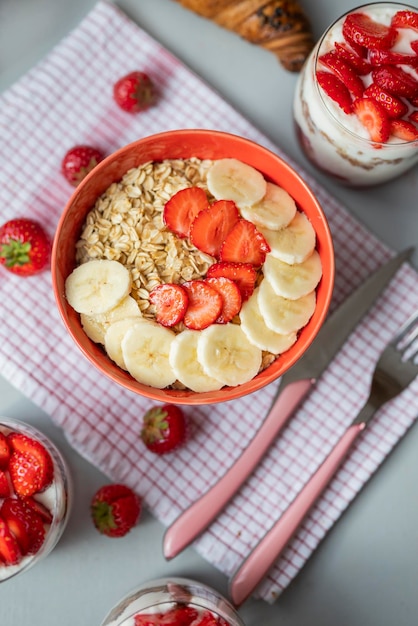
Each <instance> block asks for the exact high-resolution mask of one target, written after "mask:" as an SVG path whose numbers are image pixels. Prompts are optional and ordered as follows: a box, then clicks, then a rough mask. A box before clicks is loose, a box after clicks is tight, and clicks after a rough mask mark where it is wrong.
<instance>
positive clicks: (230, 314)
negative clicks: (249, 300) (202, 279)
mask: <svg viewBox="0 0 418 626" xmlns="http://www.w3.org/2000/svg"><path fill="white" fill-rule="evenodd" d="M206 280H207V282H208V283H209V284H210V285H211V286H212V287H214V288H215V289H216V291H218V292H219V293H220V295H221V296H222V311H221V313H220V315H219V317H218V318H217V319H216V320H215V321H216V323H217V324H227V323H228V322H230V321H231V320H232V319H233V318H234V317H235V316H236V315H238V313H239V312H240V310H241V305H242V297H241V292H240V290H239V287H238V285H237V283H236V282H234V281H233V280H231V279H230V278H225V277H224V276H219V277H217V278H214V277H212V278H207V279H206Z"/></svg>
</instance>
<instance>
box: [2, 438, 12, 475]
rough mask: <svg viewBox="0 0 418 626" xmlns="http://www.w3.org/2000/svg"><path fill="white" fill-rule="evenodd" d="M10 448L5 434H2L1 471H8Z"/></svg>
mask: <svg viewBox="0 0 418 626" xmlns="http://www.w3.org/2000/svg"><path fill="white" fill-rule="evenodd" d="M10 454H11V452H10V446H9V442H8V441H7V437H6V435H5V434H4V433H0V469H7V466H8V465H9V459H10Z"/></svg>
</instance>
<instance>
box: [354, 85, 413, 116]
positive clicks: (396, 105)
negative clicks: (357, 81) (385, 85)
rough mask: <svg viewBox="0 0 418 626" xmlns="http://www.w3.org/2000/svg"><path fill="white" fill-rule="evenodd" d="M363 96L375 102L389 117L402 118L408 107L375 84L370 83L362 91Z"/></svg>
mask: <svg viewBox="0 0 418 626" xmlns="http://www.w3.org/2000/svg"><path fill="white" fill-rule="evenodd" d="M363 95H364V96H366V97H367V98H373V99H374V100H376V102H378V103H379V104H380V105H381V106H382V107H383V108H384V109H385V111H386V113H387V114H388V115H389V117H392V118H397V117H402V116H403V115H405V114H406V113H407V112H408V106H407V104H406V103H405V102H403V101H402V100H400V98H397V97H396V96H394V95H393V94H391V93H389V92H388V91H385V90H384V89H382V87H379V85H377V84H376V83H371V84H370V85H369V86H368V87H367V89H365V90H364V94H363Z"/></svg>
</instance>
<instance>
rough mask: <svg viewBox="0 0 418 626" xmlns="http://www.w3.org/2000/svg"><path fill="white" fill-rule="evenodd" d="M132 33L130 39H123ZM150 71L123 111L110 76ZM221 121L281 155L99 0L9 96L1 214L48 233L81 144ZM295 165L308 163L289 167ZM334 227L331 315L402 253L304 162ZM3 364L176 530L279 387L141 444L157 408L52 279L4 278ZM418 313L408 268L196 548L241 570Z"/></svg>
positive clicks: (354, 470) (316, 533) (333, 512)
mask: <svg viewBox="0 0 418 626" xmlns="http://www.w3.org/2000/svg"><path fill="white" fill-rule="evenodd" d="M121 42H123V43H122V45H121ZM138 68H139V69H144V70H146V71H147V72H148V73H149V74H150V76H151V77H152V79H153V81H154V82H155V83H156V84H157V86H158V89H159V92H160V99H159V101H158V103H157V104H156V106H154V107H152V108H151V109H149V110H148V111H146V112H144V113H143V114H141V115H140V116H130V115H128V114H126V113H124V112H123V111H121V110H120V109H118V107H117V106H116V105H115V103H114V102H113V99H112V97H111V85H112V84H113V82H114V81H115V80H116V79H117V78H119V77H120V76H122V75H123V74H125V73H127V72H129V71H131V70H134V69H138ZM199 127H200V128H212V129H218V130H223V131H227V132H231V133H234V134H237V135H242V136H244V137H247V138H249V139H252V140H254V141H256V142H259V143H261V144H263V145H265V146H266V147H267V148H270V149H271V150H273V151H274V152H276V153H277V154H279V155H280V156H282V157H284V158H286V159H287V160H289V159H288V158H287V157H286V155H285V154H284V153H283V152H282V151H281V150H280V149H279V148H278V147H277V146H275V145H273V144H272V143H271V142H270V141H269V140H268V139H267V138H266V137H265V136H264V135H262V134H261V133H260V132H259V131H258V130H257V129H256V128H254V127H253V126H252V125H251V124H250V123H249V122H248V121H247V120H246V119H244V118H243V117H242V116H241V115H240V114H239V113H238V112H237V111H236V110H234V109H233V108H232V107H231V106H230V105H228V104H227V103H226V102H225V101H224V100H223V99H222V98H221V97H220V96H219V95H218V94H217V93H215V92H214V91H213V90H211V89H210V88H209V87H208V86H207V85H206V84H205V83H204V82H203V81H202V80H201V79H200V78H199V77H197V76H196V75H195V74H194V73H193V72H191V71H190V70H189V69H188V68H187V67H185V66H184V65H183V64H182V63H181V62H180V61H179V60H178V59H176V58H175V57H174V56H173V55H172V54H171V53H169V52H168V51H167V50H166V49H164V48H163V47H162V46H161V45H160V44H159V43H158V42H157V41H155V40H154V39H152V38H151V37H150V36H149V35H148V34H147V33H146V32H144V31H143V30H142V29H141V28H140V27H138V25H136V24H134V23H133V22H132V21H131V20H130V19H129V18H128V17H127V16H126V15H124V14H123V13H122V12H121V11H120V10H119V9H117V8H116V7H115V6H114V5H112V4H109V3H107V2H104V1H101V2H99V3H98V4H97V5H96V6H95V8H94V9H93V10H92V11H91V12H90V13H89V14H88V15H87V16H86V17H85V19H84V20H83V21H82V23H81V24H80V25H79V26H78V27H77V28H76V29H75V30H74V31H73V32H71V33H70V34H69V35H68V36H67V37H66V38H65V39H64V40H63V41H62V42H61V43H60V44H59V45H58V46H56V47H55V49H53V50H52V52H51V53H50V54H49V55H48V56H47V57H46V58H45V59H44V60H42V61H41V62H40V63H39V64H37V65H36V66H35V67H34V68H33V69H32V70H31V71H29V72H28V73H27V74H26V75H25V76H23V77H22V78H21V79H20V80H19V81H18V82H17V83H16V84H14V85H13V86H12V87H11V88H10V89H8V90H7V91H6V92H5V93H3V94H2V95H1V96H0V159H1V167H0V222H1V223H2V222H4V221H6V220H8V219H11V218H13V217H16V216H30V217H32V218H35V219H38V220H40V221H41V222H42V223H43V224H45V225H46V227H47V229H48V230H49V232H50V234H51V236H52V235H53V233H54V230H55V227H56V224H57V222H58V219H59V216H60V214H61V211H62V209H63V207H64V206H65V204H66V202H67V200H68V198H69V197H70V194H71V192H72V189H71V188H70V187H69V185H68V183H67V182H66V181H65V179H64V178H63V177H62V176H61V174H60V172H59V167H60V163H61V160H62V156H63V155H64V154H65V152H66V151H67V150H68V149H69V148H70V147H72V146H73V145H75V144H77V143H88V144H92V145H96V146H98V147H100V148H102V149H103V150H104V151H105V152H106V153H108V154H109V153H111V152H112V151H114V150H115V149H117V148H119V147H121V146H123V145H125V144H127V143H129V142H131V141H133V140H136V139H138V138H139V137H142V136H145V135H149V134H152V133H156V132H160V131H164V130H169V129H174V128H199ZM293 165H294V166H295V167H296V169H299V170H300V168H298V167H297V166H296V165H295V164H294V163H293ZM301 175H302V176H303V177H304V178H305V180H306V181H307V182H308V184H310V186H311V187H312V189H313V191H314V192H315V193H316V195H317V196H318V199H319V201H320V202H321V204H322V206H323V208H324V210H325V213H326V215H327V218H328V220H329V224H330V227H331V230H332V233H333V237H334V242H335V252H336V266H337V275H336V285H335V294H334V300H333V305H332V306H333V308H334V307H335V306H336V305H338V304H340V303H341V302H342V301H343V300H344V298H345V296H347V294H348V293H350V291H352V289H354V288H355V287H356V286H357V285H359V284H360V283H361V282H362V281H363V280H364V279H365V278H366V277H367V276H368V275H369V274H370V273H371V272H372V271H373V270H375V269H376V268H377V267H379V266H380V265H381V264H382V263H383V262H385V261H386V260H387V259H388V258H389V257H390V256H391V255H392V254H393V252H392V251H391V250H389V249H388V248H387V247H386V246H385V245H384V244H383V243H381V242H380V241H379V240H378V239H377V238H376V237H375V236H374V235H373V234H371V233H370V232H369V231H367V230H366V229H365V228H364V227H363V226H362V225H361V224H360V223H359V222H358V221H356V220H355V219H354V218H353V217H352V216H351V215H350V213H349V212H347V210H346V209H345V208H344V207H343V206H341V205H340V204H339V203H338V202H337V201H336V200H334V199H333V198H332V197H331V196H330V195H329V194H328V193H327V192H326V191H325V190H324V189H323V188H321V186H319V185H318V184H317V183H316V182H315V180H313V179H312V178H311V177H309V176H308V175H307V174H306V173H304V172H303V171H301ZM0 299H1V306H0V320H1V323H0V373H1V374H2V376H4V377H5V378H6V379H7V380H8V381H9V382H10V383H11V384H13V385H14V386H15V387H16V388H17V389H19V390H20V391H21V392H22V393H23V394H25V395H26V396H27V397H28V398H30V399H31V400H32V401H34V402H35V403H36V404H37V405H39V406H40V407H41V408H42V409H43V410H45V411H46V412H47V413H48V414H49V415H50V416H51V418H52V420H53V421H54V422H55V423H56V424H57V425H58V426H60V427H62V429H63V430H64V432H65V433H66V435H67V436H68V439H69V441H70V442H71V444H72V445H73V446H74V447H75V448H76V449H77V450H78V451H79V452H80V453H81V454H82V455H84V456H85V457H86V458H88V459H89V460H90V461H91V462H92V463H93V464H94V465H95V466H97V467H98V468H100V469H101V470H103V471H104V472H105V473H106V474H107V475H108V476H109V477H110V478H111V479H112V480H115V481H122V482H125V483H126V484H129V485H130V486H131V487H133V488H134V489H135V490H136V491H137V492H138V493H139V494H140V495H141V496H142V497H143V499H144V502H145V504H146V506H147V507H148V508H149V510H150V511H151V512H152V513H153V515H155V516H156V517H157V518H158V519H159V520H160V521H161V522H162V523H163V524H165V525H168V524H170V523H171V522H172V521H173V520H174V519H175V518H176V517H177V516H178V515H179V513H180V512H181V511H182V510H184V509H185V508H186V507H187V506H188V505H190V504H191V503H192V502H194V501H195V500H196V499H197V498H198V497H199V496H200V495H201V494H202V493H204V492H205V491H206V490H207V489H208V488H209V487H210V486H211V485H212V484H214V483H215V482H216V480H217V479H218V478H219V477H220V476H222V474H223V473H224V472H225V470H226V469H227V468H228V467H230V466H231V464H232V463H233V462H234V460H235V459H236V458H238V456H239V454H240V453H241V451H242V450H244V449H245V447H246V446H247V445H248V443H249V441H250V440H251V438H252V437H253V435H254V433H255V432H256V430H257V429H258V427H259V426H260V424H261V422H262V420H263V417H264V416H265V414H266V412H267V410H268V408H269V405H270V403H271V400H272V398H273V395H274V393H275V391H276V389H277V384H278V383H275V384H271V385H270V386H268V387H267V388H265V389H263V390H262V391H260V392H257V393H254V394H252V395H250V396H247V397H244V398H242V399H241V400H234V401H230V402H227V403H223V404H218V405H212V406H207V407H204V406H202V407H192V408H190V409H187V408H186V411H187V413H189V414H190V417H191V419H192V422H193V434H192V437H191V439H190V441H189V443H188V444H187V445H186V446H185V447H183V448H182V449H180V450H178V451H177V452H176V453H175V454H173V455H170V456H168V457H156V456H155V455H152V454H151V453H148V452H147V451H145V450H144V446H143V445H141V441H140V440H139V438H138V436H139V431H140V421H141V416H142V414H143V413H144V412H145V410H146V409H148V408H149V407H150V406H151V404H152V402H151V401H149V400H147V399H145V398H142V397H139V396H136V395H135V394H133V393H131V392H129V391H127V390H124V389H123V388H121V387H119V386H118V385H117V384H116V383H113V382H112V381H110V380H108V379H107V378H106V377H104V376H103V375H102V374H100V373H99V372H98V371H96V369H95V368H94V367H93V365H92V364H91V363H90V362H88V361H87V360H86V358H85V357H84V356H83V354H82V353H81V352H80V351H79V350H78V348H77V347H76V346H75V345H74V343H73V341H72V339H71V338H70V337H69V336H68V334H67V332H66V330H65V328H64V324H63V322H62V321H61V319H60V317H59V314H58V311H57V308H56V306H55V302H54V297H53V293H52V287H51V276H50V273H49V272H46V273H44V274H42V275H39V276H36V277H33V278H29V279H24V280H23V279H21V278H18V277H15V276H13V275H12V274H8V273H6V272H2V273H1V278H0ZM417 308H418V275H417V273H416V272H415V271H414V270H413V269H412V268H411V266H409V265H408V264H405V265H404V266H403V267H402V268H401V269H400V270H399V272H398V273H397V275H396V277H395V279H394V280H392V282H391V284H390V285H389V287H388V288H387V289H386V291H385V292H384V294H383V295H382V296H381V298H380V299H379V300H378V301H377V302H376V304H375V306H374V307H373V308H372V309H371V311H370V312H369V314H368V315H367V316H366V317H365V318H364V320H363V322H362V323H361V324H360V325H359V327H358V328H357V329H356V331H355V332H354V333H353V334H352V335H351V337H350V338H349V340H348V342H347V343H346V345H345V346H344V348H343V349H342V350H341V351H340V353H339V354H338V355H337V357H336V358H335V359H334V360H333V362H332V363H331V364H330V366H329V368H328V369H327V371H326V372H325V374H324V375H323V376H322V378H321V380H320V381H319V383H318V384H317V386H316V388H315V390H314V391H313V392H312V393H311V395H310V396H309V398H308V399H307V400H306V401H305V403H304V404H303V406H302V407H301V408H300V409H299V410H298V411H297V413H296V414H295V416H294V418H293V419H292V420H291V421H290V423H289V425H288V426H287V427H286V428H285V429H284V431H283V432H282V435H281V436H280V437H279V438H278V440H277V442H275V444H274V445H273V447H272V448H271V450H270V451H269V453H268V454H267V455H266V456H265V458H264V460H263V462H262V463H261V464H260V466H259V467H258V468H257V470H256V471H255V472H254V474H253V475H252V476H251V478H250V479H249V480H248V481H247V483H246V484H245V485H244V486H243V487H242V489H241V490H240V492H239V493H238V494H237V495H236V497H235V498H234V499H233V501H232V502H231V503H230V504H229V505H228V506H227V507H226V509H225V510H224V512H223V513H222V514H221V515H220V516H219V517H218V519H217V520H216V521H215V522H214V523H213V524H212V525H211V526H210V527H209V528H208V530H207V531H206V532H205V533H204V534H203V535H202V536H201V537H199V538H198V539H197V540H196V541H195V542H194V547H195V549H196V550H197V551H198V552H199V553H200V554H201V555H202V556H203V557H204V558H206V559H207V560H208V561H210V562H211V563H212V564H213V565H215V566H216V567H217V568H219V569H220V570H221V571H223V572H224V573H225V574H226V575H230V574H231V573H232V572H233V571H234V570H235V569H236V568H237V566H238V565H239V564H240V562H241V561H242V560H243V559H244V558H245V557H246V556H247V554H248V552H249V550H250V549H251V548H252V547H253V546H254V545H255V544H256V543H257V542H258V540H259V539H260V538H261V537H262V536H263V534H264V533H265V532H266V531H267V530H268V529H269V528H270V526H271V525H272V524H273V523H274V521H275V520H276V519H277V518H278V517H279V516H280V514H281V513H282V512H283V511H284V510H285V509H286V507H287V505H288V504H289V503H290V502H291V500H292V499H293V498H294V496H295V495H296V494H297V492H298V491H299V490H300V488H301V487H302V486H303V484H304V483H305V482H306V481H307V480H308V479H309V477H310V475H311V474H312V473H313V472H314V471H315V470H316V468H317V467H318V465H319V464H320V463H321V462H322V460H323V459H324V457H325V456H326V455H327V453H328V452H329V451H330V449H331V448H332V446H333V445H334V444H335V443H336V441H337V439H338V438H339V436H340V435H341V434H342V433H343V431H344V429H345V428H346V427H347V426H348V425H349V423H350V422H351V420H352V419H353V417H354V416H355V414H356V413H357V411H358V410H359V409H360V408H361V406H362V404H363V402H364V401H365V399H366V396H367V393H368V386H369V382H370V377H371V372H372V370H373V366H374V363H375V361H376V359H377V357H378V355H379V352H380V351H381V349H382V348H383V347H384V345H385V343H386V342H387V341H388V340H389V339H390V338H391V337H392V336H393V335H394V334H395V332H396V331H397V329H398V327H399V326H400V325H401V324H402V323H403V322H404V321H405V320H406V319H407V317H408V316H409V315H410V314H411V313H412V312H413V311H414V310H416V309H417ZM417 398H418V380H416V381H415V383H414V384H413V385H411V387H410V388H409V389H408V390H407V391H405V392H404V393H403V394H402V395H401V396H399V397H398V398H397V399H396V400H395V401H393V402H392V403H391V404H389V405H387V406H386V407H384V408H383V409H382V410H381V411H380V412H379V415H378V416H377V417H376V419H375V420H374V421H373V422H372V424H371V426H370V428H369V429H368V430H367V431H366V432H365V434H364V436H362V438H361V440H360V441H359V442H358V443H357V445H356V447H355V448H354V450H353V452H352V454H351V455H350V456H349V458H348V459H347V461H346V462H345V464H344V466H343V467H342V468H341V470H340V471H339V472H338V474H337V476H336V477H335V479H334V480H333V481H332V483H331V485H330V486H329V488H328V489H327V491H326V492H325V494H324V495H323V497H322V498H321V499H320V500H319V501H318V503H317V505H316V506H315V507H314V509H313V510H312V512H311V513H310V515H309V516H308V518H307V519H306V521H305V522H304V524H303V526H302V527H301V529H300V531H299V532H298V533H297V535H296V536H295V538H294V539H293V540H292V541H291V543H290V544H289V546H288V548H287V550H286V551H285V553H284V554H283V556H282V558H281V559H280V560H279V561H278V562H277V563H276V565H275V566H274V567H273V569H272V570H271V572H270V573H269V574H268V576H267V577H266V579H265V580H264V581H263V582H262V584H261V585H260V586H259V588H258V590H257V594H256V595H257V596H258V597H261V598H264V599H265V600H266V601H268V602H273V601H274V600H275V599H276V598H277V596H278V595H279V594H280V593H281V592H282V591H283V589H285V587H286V586H287V585H288V584H289V583H290V581H291V580H292V579H293V578H294V577H295V576H296V574H297V573H298V571H299V570H300V569H301V568H302V567H303V565H304V563H305V562H306V560H307V559H308V558H309V556H310V555H311V554H312V553H313V551H314V550H315V548H316V547H317V546H318V544H319V543H320V541H321V540H322V539H323V538H324V537H325V535H326V534H327V532H328V530H329V529H330V528H331V527H332V526H333V524H334V523H335V522H336V521H337V519H338V518H339V516H340V515H341V514H342V513H343V511H344V510H345V509H346V507H347V506H348V505H349V504H350V502H351V501H352V500H353V498H354V497H355V496H356V494H357V493H358V492H359V490H360V489H361V488H362V487H363V485H364V484H365V483H366V482H367V480H368V479H369V478H370V477H371V476H372V475H373V473H374V472H375V471H376V470H377V469H378V467H379V465H380V464H381V462H382V461H383V459H384V458H385V457H386V456H387V454H388V453H389V452H390V451H391V449H392V448H393V447H394V445H395V444H396V443H397V441H398V440H399V439H400V438H401V437H402V436H403V435H404V434H405V433H406V431H407V430H408V428H409V427H410V426H411V425H412V424H413V423H414V420H415V418H416V417H417V414H418V400H417Z"/></svg>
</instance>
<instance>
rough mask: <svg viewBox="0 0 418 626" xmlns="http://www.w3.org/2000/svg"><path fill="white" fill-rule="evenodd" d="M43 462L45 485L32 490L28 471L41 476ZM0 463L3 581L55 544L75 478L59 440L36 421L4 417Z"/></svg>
mask: <svg viewBox="0 0 418 626" xmlns="http://www.w3.org/2000/svg"><path fill="white" fill-rule="evenodd" d="M45 459H46V462H45ZM45 464H46V467H47V470H46V471H47V473H48V474H47V475H48V478H46V479H45V485H44V486H43V485H41V484H40V485H39V489H36V490H35V491H34V493H30V491H31V489H30V488H29V487H27V486H26V483H30V482H31V480H30V478H29V476H34V475H38V476H39V475H40V473H41V472H42V471H43V469H42V467H44V466H45ZM0 465H1V467H0V485H1V486H2V487H1V495H0V582H3V581H6V580H9V579H10V578H12V577H14V576H16V575H18V574H22V573H23V572H26V571H27V570H28V569H29V568H31V567H32V566H33V565H35V564H36V563H38V562H39V561H40V560H41V559H43V558H45V557H46V556H47V555H48V554H49V553H50V552H51V550H53V548H54V547H55V546H56V544H57V542H58V541H59V539H60V538H61V536H62V533H63V532H64V529H65V527H66V524H67V521H68V518H69V514H70V509H71V502H72V482H71V476H70V472H69V469H68V466H67V464H66V462H65V460H64V458H63V456H62V454H61V452H60V451H59V450H58V448H57V447H56V446H55V444H54V443H53V442H52V441H51V440H50V439H49V438H48V437H46V435H44V434H43V433H41V432H40V431H39V430H38V429H36V428H34V427H33V426H30V425H29V424H26V423H24V422H21V421H20V420H16V419H12V418H9V417H0ZM28 468H29V469H28ZM32 468H35V469H34V472H33V473H32V471H33V469H32ZM18 483H19V485H18Z"/></svg>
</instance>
